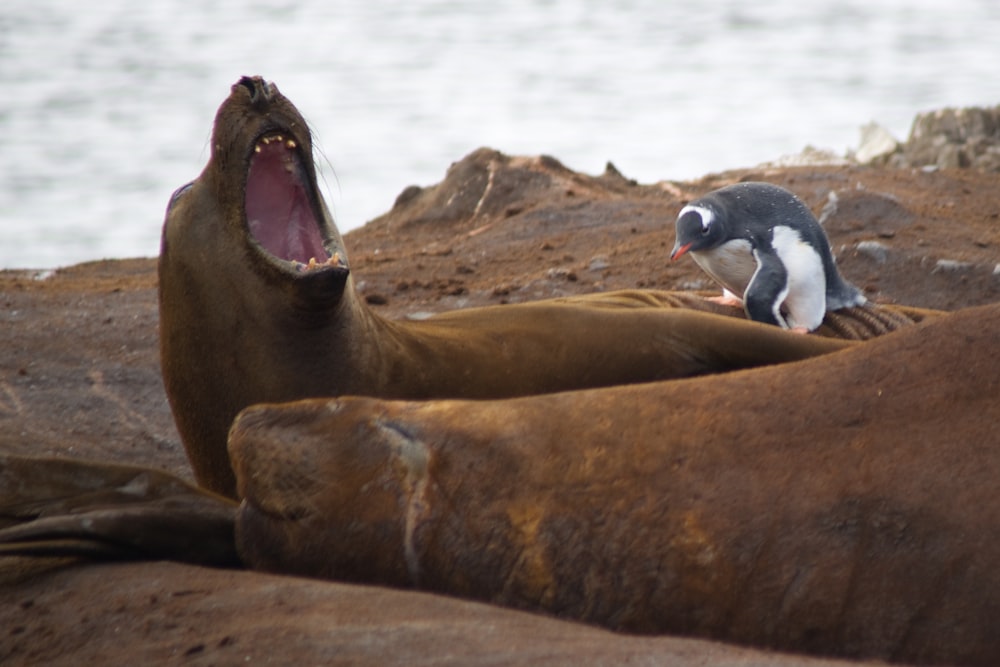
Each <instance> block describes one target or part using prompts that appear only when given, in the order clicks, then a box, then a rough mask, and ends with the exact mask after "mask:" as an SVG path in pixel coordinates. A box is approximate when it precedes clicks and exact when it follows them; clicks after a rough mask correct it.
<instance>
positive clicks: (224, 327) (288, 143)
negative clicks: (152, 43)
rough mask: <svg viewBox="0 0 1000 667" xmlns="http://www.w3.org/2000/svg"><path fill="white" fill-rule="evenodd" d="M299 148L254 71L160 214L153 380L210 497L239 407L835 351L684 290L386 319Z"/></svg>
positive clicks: (221, 476)
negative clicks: (193, 174)
mask: <svg viewBox="0 0 1000 667" xmlns="http://www.w3.org/2000/svg"><path fill="white" fill-rule="evenodd" d="M311 154H312V142H311V138H310V134H309V131H308V128H307V126H306V123H305V121H304V120H303V119H302V117H301V115H300V114H299V112H298V111H297V110H296V109H295V107H294V106H293V105H292V104H291V102H289V101H288V100H287V99H286V98H285V97H284V96H282V95H281V94H280V93H279V92H278V89H277V87H275V86H274V85H273V84H270V83H267V82H265V81H264V80H263V79H261V78H260V77H244V78H243V79H241V80H240V81H239V82H237V83H236V84H235V85H233V87H232V90H231V93H230V95H229V97H228V99H226V100H225V102H223V104H222V106H221V107H220V108H219V111H218V113H217V115H216V120H215V126H214V132H213V136H212V153H211V157H210V159H209V162H208V164H207V165H206V167H205V169H204V171H203V172H202V174H201V175H200V176H199V177H198V178H197V179H196V180H195V181H194V182H192V183H191V184H189V185H187V186H184V187H183V188H180V189H179V190H178V191H177V192H176V193H175V194H174V196H173V197H172V198H171V200H170V204H169V207H168V210H167V214H166V220H165V222H164V225H163V235H162V242H161V252H160V261H159V305H160V354H161V365H162V370H163V379H164V384H165V387H166V390H167V396H168V398H169V400H170V406H171V410H172V412H173V415H174V419H175V421H176V423H177V428H178V431H179V433H180V436H181V439H182V441H183V443H184V446H185V449H186V451H187V454H188V458H189V460H190V461H191V465H192V467H193V469H194V472H195V476H196V478H197V480H198V482H199V483H200V484H201V485H203V486H204V487H206V488H208V489H210V490H212V491H215V492H217V493H221V494H224V495H227V496H230V497H232V496H233V495H234V493H235V485H234V478H233V473H232V469H231V467H230V464H229V459H228V456H227V453H226V436H227V433H228V430H229V427H230V425H231V424H232V420H233V418H234V417H235V416H236V414H237V413H238V412H239V411H240V410H241V409H243V408H245V407H247V406H250V405H253V404H255V403H264V402H280V401H291V400H296V399H302V398H308V397H323V396H342V395H348V394H352V395H362V396H379V397H387V398H412V399H420V398H436V397H456V398H457V397H461V398H503V397H510V396H520V395H527V394H538V393H545V392H553V391H562V390H567V389H577V388H583V387H598V386H608V385H614V384H623V383H631V382H646V381H653V380H661V379H667V378H676V377H686V376H690V375H697V374H702V373H709V372H718V371H725V370H731V369H733V368H743V367H747V366H757V365H761V364H767V363H781V362H785V361H790V360H795V359H802V358H805V357H809V356H814V355H817V354H825V353H828V352H831V351H835V350H839V349H842V348H844V347H845V346H848V345H849V344H848V343H846V342H844V341H836V340H824V339H820V338H814V337H810V338H808V339H802V340H790V339H789V338H788V337H782V336H780V332H778V333H777V334H776V333H775V332H770V331H764V330H762V329H761V328H760V327H757V326H755V325H754V324H753V323H747V322H742V321H740V320H738V319H736V318H732V317H726V318H720V317H714V316H712V315H709V314H707V313H726V312H727V311H726V309H724V308H721V307H718V306H715V305H713V304H710V303H709V302H708V301H706V300H705V299H703V298H701V297H699V296H697V295H693V294H672V293H667V292H640V291H626V292H618V293H609V294H596V295H589V296H584V297H571V298H566V299H554V300H550V301H545V302H538V303H533V304H523V305H516V306H514V305H510V306H497V307H487V308H477V309H469V310H465V311H458V312H454V313H446V314H443V315H438V316H436V317H433V318H431V319H429V320H426V321H421V322H409V321H399V322H394V321H389V320H386V319H384V318H382V317H380V316H378V315H377V314H375V313H374V312H372V311H371V310H370V309H369V307H368V306H367V304H366V303H365V302H364V300H363V299H361V298H360V297H359V296H358V295H357V294H356V292H355V289H354V284H353V279H352V277H351V272H350V268H349V263H348V257H347V253H346V252H345V249H344V246H343V241H342V239H341V237H340V235H339V233H338V232H337V229H336V227H335V226H334V223H333V220H332V218H331V217H330V214H329V212H328V210H327V208H326V205H325V203H324V202H323V200H322V197H321V196H320V194H319V192H318V189H317V187H316V174H315V168H314V164H313V161H312V157H311ZM694 311H705V312H694ZM859 313H860V317H859V318H857V319H856V321H855V324H856V325H857V324H859V323H860V326H857V327H855V329H854V330H853V333H852V330H851V329H850V327H848V329H847V330H839V331H838V330H831V332H832V334H833V335H838V336H841V337H848V338H852V337H863V336H858V335H857V334H858V332H859V331H868V332H869V333H870V332H871V331H872V327H871V326H869V325H870V324H871V323H872V322H875V323H876V327H875V330H882V331H884V330H885V327H884V326H883V325H884V324H885V322H889V323H891V324H892V326H891V327H890V328H893V327H895V326H897V325H899V324H900V323H902V324H910V323H911V320H912V319H914V316H913V315H912V314H905V313H904V314H899V313H896V314H894V315H893V316H894V317H895V319H892V317H890V318H889V319H888V320H884V319H883V320H880V319H879V317H880V316H879V315H878V314H874V315H873V313H871V312H869V313H861V311H859ZM729 314H731V313H729ZM923 316H924V315H923V314H918V315H916V316H915V317H916V318H917V319H919V318H920V317H923ZM873 318H874V319H873ZM841 321H844V322H848V321H850V317H848V318H846V319H845V318H842V320H841ZM880 327H881V329H880ZM845 331H846V332H847V334H846V335H845Z"/></svg>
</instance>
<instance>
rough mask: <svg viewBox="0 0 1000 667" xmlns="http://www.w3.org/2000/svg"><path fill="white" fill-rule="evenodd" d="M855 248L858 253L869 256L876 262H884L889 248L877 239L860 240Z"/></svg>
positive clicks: (887, 256)
mask: <svg viewBox="0 0 1000 667" xmlns="http://www.w3.org/2000/svg"><path fill="white" fill-rule="evenodd" d="M855 248H856V249H857V251H858V253H859V254H862V255H864V256H865V257H870V258H871V259H873V260H875V262H876V263H877V264H885V262H886V260H887V259H888V258H889V248H887V247H886V246H885V245H884V244H882V243H879V242H878V241H861V242H859V243H858V245H857V246H855Z"/></svg>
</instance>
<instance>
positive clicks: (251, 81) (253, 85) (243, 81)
mask: <svg viewBox="0 0 1000 667" xmlns="http://www.w3.org/2000/svg"><path fill="white" fill-rule="evenodd" d="M236 83H237V85H240V86H243V87H244V88H246V89H247V90H249V91H250V99H251V100H252V99H254V98H255V97H257V94H258V92H259V90H258V86H259V85H260V83H261V80H260V78H259V77H257V78H254V77H249V76H244V77H241V78H240V80H239V81H237V82H236Z"/></svg>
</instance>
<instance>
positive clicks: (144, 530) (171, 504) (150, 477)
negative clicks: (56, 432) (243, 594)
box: [0, 455, 240, 566]
mask: <svg viewBox="0 0 1000 667" xmlns="http://www.w3.org/2000/svg"><path fill="white" fill-rule="evenodd" d="M235 510H236V504H235V503H234V502H233V501H231V500H229V499H227V498H223V497H221V496H218V495H215V494H213V493H210V492H207V491H204V490H202V489H200V488H198V487H195V486H193V485H191V484H188V483H187V482H185V481H183V480H181V479H179V478H177V477H174V476H173V475H170V474H168V473H166V472H164V471H160V470H155V469H152V468H139V467H133V466H123V465H118V464H111V463H92V462H84V461H75V460H70V459H52V458H32V457H20V456H11V455H4V456H0V521H2V523H3V525H4V526H6V527H5V528H3V529H2V530H0V556H76V557H81V556H82V557H88V558H94V559H98V560H146V559H154V560H158V559H169V560H175V561H181V562H187V563H195V564H199V565H216V566H236V565H239V564H240V560H239V557H238V556H237V554H236V546H235V538H234V521H235ZM12 524H13V525H12Z"/></svg>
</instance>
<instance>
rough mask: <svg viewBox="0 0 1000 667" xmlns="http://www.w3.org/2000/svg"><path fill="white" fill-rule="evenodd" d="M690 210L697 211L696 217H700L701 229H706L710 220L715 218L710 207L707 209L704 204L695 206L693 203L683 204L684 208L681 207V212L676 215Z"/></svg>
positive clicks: (710, 222)
mask: <svg viewBox="0 0 1000 667" xmlns="http://www.w3.org/2000/svg"><path fill="white" fill-rule="evenodd" d="M690 212H694V213H697V214H698V217H700V218H701V228H702V229H708V226H709V225H710V224H712V220H714V219H715V214H714V213H712V210H711V209H707V208H705V207H704V206H696V205H693V204H688V205H687V206H685V207H684V208H682V209H681V212H680V213H679V214H678V216H677V217H680V216H682V215H684V214H685V213H690Z"/></svg>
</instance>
